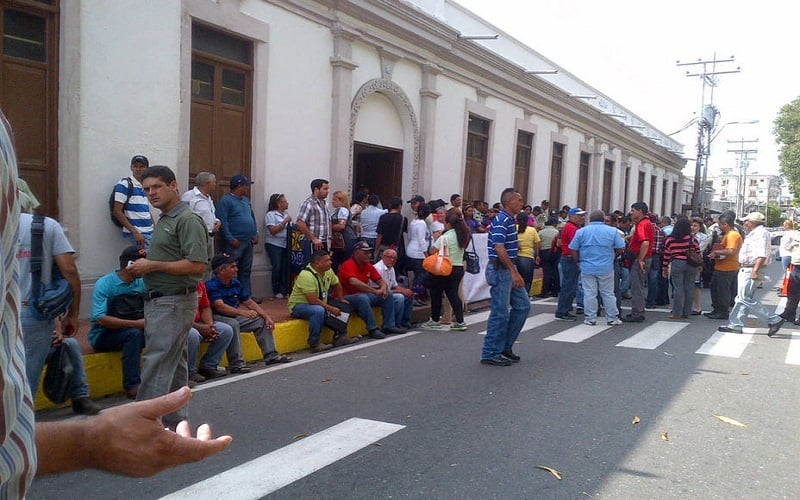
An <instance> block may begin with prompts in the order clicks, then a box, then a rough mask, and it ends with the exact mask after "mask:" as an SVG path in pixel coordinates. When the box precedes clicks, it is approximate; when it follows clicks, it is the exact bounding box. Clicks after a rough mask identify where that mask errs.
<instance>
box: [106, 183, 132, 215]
mask: <svg viewBox="0 0 800 500" xmlns="http://www.w3.org/2000/svg"><path fill="white" fill-rule="evenodd" d="M122 180H124V181H125V182H127V183H128V195H127V196H126V197H125V203H123V204H122V210H125V209H126V208H128V203H130V201H131V196H133V181H132V180H131V178H130V177H125V179H122ZM117 184H119V183H117ZM117 184H114V189H112V190H111V196H109V197H108V212H109V215H110V216H111V222H113V223H114V225H115V226H117V227H122V224H121V223H120V222H119V221H118V220H117V218H116V217H114V193H115V192H116V189H117Z"/></svg>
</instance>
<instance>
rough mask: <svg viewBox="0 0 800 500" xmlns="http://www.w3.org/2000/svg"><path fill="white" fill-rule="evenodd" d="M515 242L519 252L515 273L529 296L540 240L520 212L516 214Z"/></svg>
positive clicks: (524, 215) (526, 216) (523, 214)
mask: <svg viewBox="0 0 800 500" xmlns="http://www.w3.org/2000/svg"><path fill="white" fill-rule="evenodd" d="M517 241H518V244H519V251H518V252H517V271H519V274H521V275H522V279H523V280H525V291H526V292H527V294H528V295H529V296H530V293H531V284H532V283H533V269H534V267H535V264H536V257H538V256H539V247H540V246H541V245H542V239H541V238H539V233H538V232H537V231H536V229H535V228H533V227H531V226H529V225H528V214H526V213H525V212H520V213H518V214H517Z"/></svg>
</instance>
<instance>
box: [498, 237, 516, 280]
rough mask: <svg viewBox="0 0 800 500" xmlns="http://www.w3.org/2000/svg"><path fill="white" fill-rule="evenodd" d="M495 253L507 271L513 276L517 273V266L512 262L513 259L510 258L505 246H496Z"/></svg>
mask: <svg viewBox="0 0 800 500" xmlns="http://www.w3.org/2000/svg"><path fill="white" fill-rule="evenodd" d="M494 251H495V253H496V254H497V259H498V260H499V261H500V263H501V264H503V266H504V267H505V268H506V269H508V270H510V271H511V273H512V274H514V273H517V266H515V265H514V263H513V262H511V257H509V256H508V252H507V251H506V247H505V245H501V244H495V246H494Z"/></svg>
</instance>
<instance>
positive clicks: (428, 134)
mask: <svg viewBox="0 0 800 500" xmlns="http://www.w3.org/2000/svg"><path fill="white" fill-rule="evenodd" d="M439 73H441V69H439V67H438V66H436V65H435V64H423V65H422V87H421V88H420V89H419V95H420V108H419V117H420V118H419V176H418V179H417V182H418V185H417V186H415V189H416V190H417V192H416V193H411V195H412V196H413V195H415V194H422V195H423V196H424V197H425V198H426V199H428V198H430V197H431V196H432V195H433V185H432V184H433V158H434V150H435V140H434V137H435V132H436V101H437V99H439V97H440V96H441V95H442V94H441V93H439V92H437V90H436V76H437V75H438V74H439Z"/></svg>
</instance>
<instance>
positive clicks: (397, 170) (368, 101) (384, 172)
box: [349, 78, 419, 205]
mask: <svg viewBox="0 0 800 500" xmlns="http://www.w3.org/2000/svg"><path fill="white" fill-rule="evenodd" d="M418 175H419V127H418V124H417V118H416V114H415V112H414V109H413V107H412V106H411V102H410V101H409V99H408V96H406V94H405V92H403V90H402V89H401V88H400V87H399V86H398V85H397V84H395V83H394V82H392V81H391V80H387V79H383V78H379V79H374V80H370V81H369V82H367V83H365V84H364V85H362V87H361V88H360V89H359V91H358V92H357V93H356V96H355V98H354V99H353V104H352V107H351V115H350V172H349V180H350V185H351V186H352V191H353V193H355V192H357V191H359V189H360V188H362V187H366V188H368V189H369V191H370V192H371V193H376V194H378V195H379V197H380V198H381V202H382V203H383V204H384V205H387V204H388V202H389V199H390V198H391V197H392V196H400V197H405V196H410V195H411V194H413V193H416V190H417V178H418Z"/></svg>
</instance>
